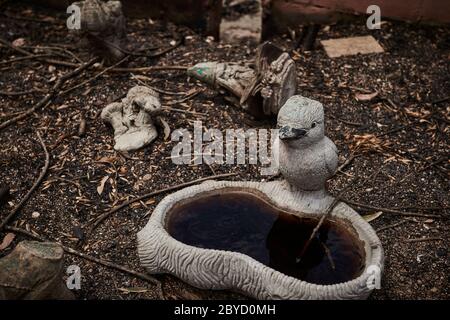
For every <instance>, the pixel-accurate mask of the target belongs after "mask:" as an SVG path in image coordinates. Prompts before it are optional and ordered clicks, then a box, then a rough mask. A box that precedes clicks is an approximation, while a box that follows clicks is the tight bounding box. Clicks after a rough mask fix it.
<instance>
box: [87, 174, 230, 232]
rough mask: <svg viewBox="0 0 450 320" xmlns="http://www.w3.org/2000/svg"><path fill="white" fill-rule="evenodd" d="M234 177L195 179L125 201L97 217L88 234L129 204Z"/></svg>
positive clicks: (220, 176) (217, 176) (219, 175)
mask: <svg viewBox="0 0 450 320" xmlns="http://www.w3.org/2000/svg"><path fill="white" fill-rule="evenodd" d="M236 175H237V173H225V174H218V175H214V176H209V177H205V178H200V179H196V180H193V181H189V182H184V183H180V184H177V185H174V186H171V187H167V188H164V189H160V190H157V191H152V192H149V193H146V194H144V195H142V196H139V197H136V198H134V199H131V200H128V201H125V202H123V203H122V204H120V205H118V206H116V207H114V208H112V209H111V210H109V211H107V212H105V213H102V214H101V215H99V216H98V217H97V218H96V219H95V222H94V223H93V224H92V226H91V227H90V228H89V232H92V231H93V230H94V229H95V228H96V227H97V226H98V225H99V224H100V223H101V222H102V221H103V220H105V219H106V218H107V217H109V216H110V215H112V214H113V213H114V212H117V211H119V210H120V209H122V208H125V207H127V206H129V205H130V204H132V203H134V202H137V201H140V200H143V199H146V198H150V197H153V196H156V195H158V194H161V193H165V192H169V191H173V190H176V189H181V188H184V187H188V186H191V185H194V184H196V183H199V182H202V181H206V180H213V179H219V178H226V177H231V176H236Z"/></svg>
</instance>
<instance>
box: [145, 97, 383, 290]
mask: <svg viewBox="0 0 450 320" xmlns="http://www.w3.org/2000/svg"><path fill="white" fill-rule="evenodd" d="M278 126H279V128H280V130H279V136H278V137H277V138H276V139H275V144H274V148H276V149H277V150H278V151H277V152H278V153H279V154H278V159H279V160H278V161H279V170H280V172H281V174H282V176H283V178H284V179H282V180H279V181H269V182H251V181H206V182H204V183H202V184H200V185H196V186H192V187H187V188H185V189H182V190H180V191H178V192H175V193H173V194H171V195H169V196H167V197H165V198H164V199H163V200H162V201H161V202H160V203H159V204H158V206H157V207H156V208H155V210H154V211H153V212H152V215H151V218H150V219H149V221H148V223H147V225H146V226H145V227H144V229H143V230H141V231H140V232H139V233H138V237H137V238H138V253H139V257H140V260H141V264H142V265H143V266H144V267H145V268H146V269H147V270H148V271H149V272H150V273H170V274H173V275H175V276H177V277H179V278H181V279H182V280H184V281H186V282H187V283H189V284H191V285H193V286H196V287H199V288H203V289H230V290H233V291H237V292H241V293H243V294H246V295H249V296H251V297H253V298H257V299H365V298H367V297H368V296H369V294H370V293H371V291H372V290H373V289H374V287H375V286H373V285H371V284H372V283H373V282H374V280H377V279H374V277H376V276H380V275H381V270H382V269H383V264H384V254H383V249H382V246H381V242H380V240H379V238H378V237H377V235H376V233H375V231H374V230H373V229H372V227H371V226H370V225H369V224H368V223H367V222H366V221H365V220H364V219H363V218H362V217H361V216H360V215H359V214H358V213H356V212H355V211H354V210H353V209H351V208H350V207H349V206H348V205H346V204H345V203H343V202H339V201H336V199H335V198H334V197H332V196H331V195H330V194H329V193H328V192H327V191H326V190H325V182H326V180H327V179H329V178H330V177H331V176H332V175H333V174H334V173H335V171H336V168H337V149H336V146H335V145H334V143H333V142H332V141H331V140H329V139H328V138H327V137H326V136H325V135H324V112H323V106H322V104H321V103H319V102H317V101H314V100H310V99H307V98H304V97H301V96H293V97H291V98H290V99H289V100H288V101H287V102H286V103H285V104H284V106H283V107H282V108H281V110H280V112H279V114H278ZM330 209H331V210H330ZM328 210H330V211H331V212H330V213H329V215H328V216H327V218H326V219H325V220H324V222H323V224H322V225H321V226H320V228H319V229H318V230H317V232H315V233H314V232H312V231H313V230H314V228H315V227H316V226H317V225H318V221H319V218H320V217H322V216H323V215H324V213H325V212H327V211H328ZM310 235H314V238H313V239H312V241H311V242H308V238H309V237H310ZM307 243H308V244H309V245H306V244H307ZM303 249H306V250H305V251H303ZM300 256H301V259H299V257H300ZM373 270H379V271H380V272H379V273H376V274H374V272H373ZM378 279H379V277H378Z"/></svg>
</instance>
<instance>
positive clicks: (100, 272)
mask: <svg viewBox="0 0 450 320" xmlns="http://www.w3.org/2000/svg"><path fill="white" fill-rule="evenodd" d="M2 12H3V13H1V14H0V35H1V37H2V38H4V39H6V40H7V41H9V42H12V41H14V40H16V39H19V38H23V39H24V43H22V44H21V45H22V46H21V48H22V49H25V50H28V51H30V52H34V53H55V52H57V53H59V56H55V57H52V58H53V59H58V60H64V61H70V62H73V63H76V62H77V61H76V60H75V58H73V57H72V56H71V55H70V53H69V51H70V52H72V53H74V54H75V55H76V56H77V57H79V59H81V60H83V61H87V60H88V59H89V53H88V51H87V50H86V49H84V48H82V47H79V46H78V44H79V40H78V37H77V36H76V35H72V34H69V33H68V31H67V28H66V25H65V19H66V14H65V13H64V12H56V11H51V10H48V9H41V8H37V7H31V6H23V5H15V4H6V5H4V7H3V8H2ZM127 26H128V39H129V42H130V46H131V47H133V48H135V49H136V48H137V49H143V48H148V47H153V46H156V47H160V48H161V49H165V48H168V47H170V46H171V43H172V44H173V43H174V41H177V40H178V39H180V38H182V39H184V41H183V43H182V44H181V45H180V46H178V47H176V48H174V49H173V50H172V51H170V52H168V53H167V54H165V55H163V56H162V57H158V58H150V57H132V59H131V60H132V61H131V62H129V63H128V67H144V66H165V65H182V66H188V65H192V64H194V63H197V62H201V61H207V60H218V61H251V60H252V58H253V57H254V52H255V45H246V44H236V45H225V44H219V43H217V42H214V41H209V40H210V39H208V38H206V37H205V36H202V35H200V34H199V33H196V32H194V31H192V30H189V29H187V28H185V27H180V26H174V25H172V24H170V23H169V24H167V23H163V22H160V21H149V20H132V19H130V20H128V25H127ZM449 31H450V30H449V29H448V28H444V27H430V26H419V25H413V24H407V23H402V22H392V21H387V22H386V23H384V24H383V25H382V27H381V30H374V31H369V30H367V29H366V27H365V21H364V20H361V21H354V22H353V23H352V24H341V25H333V26H323V27H322V29H321V30H320V32H319V34H318V40H317V42H316V48H315V50H314V51H310V52H303V51H302V50H300V49H298V50H296V51H294V52H293V53H292V57H293V58H294V59H295V61H296V65H297V71H298V92H299V93H300V94H302V95H304V96H306V97H309V98H313V99H317V100H319V101H321V102H322V103H323V105H324V108H325V115H326V132H327V135H328V136H329V137H330V138H331V139H332V140H333V141H334V142H335V143H336V145H337V147H338V149H339V158H340V163H341V164H342V163H344V162H345V161H346V159H349V158H350V157H352V155H353V156H355V157H354V158H353V160H352V161H350V162H349V163H348V165H346V166H345V167H343V168H342V170H341V171H340V172H338V173H337V174H336V175H335V177H333V178H332V179H331V180H330V181H329V190H330V192H331V193H333V194H335V195H336V194H338V193H339V191H340V190H342V189H343V188H345V187H346V186H347V185H349V184H355V188H353V189H351V190H349V191H347V192H346V193H345V198H346V199H349V200H351V201H353V202H357V203H360V204H362V205H369V206H374V207H382V208H387V209H397V210H399V211H402V212H409V213H419V214H425V215H427V214H428V215H435V216H433V217H428V216H410V215H401V214H395V213H389V212H383V214H382V215H380V216H379V217H377V218H376V219H374V220H372V221H371V222H370V224H371V225H372V226H373V227H374V228H375V229H377V230H379V229H380V228H384V229H383V230H380V231H379V232H378V235H379V237H380V238H381V241H382V243H383V247H384V250H385V255H386V266H385V270H384V276H383V281H382V287H381V289H380V290H375V291H374V293H373V294H372V295H371V299H448V298H450V285H449V282H450V274H449V270H450V259H449V256H450V255H449V234H450V223H449V212H450V211H449V207H450V201H449V180H448V178H449V176H448V172H449V171H448V170H449V167H450V165H449V160H448V151H449V145H448V142H449V128H448V123H449V117H448V116H449V111H450V101H449V96H448V95H449V93H450V90H449V88H450V77H449V75H450V67H449V60H450V50H449V48H450V46H449V42H448V39H450V32H449ZM367 34H370V35H373V36H374V37H375V38H376V39H377V40H378V41H379V43H380V44H381V46H382V47H383V48H384V49H385V52H384V53H381V54H380V53H379V54H369V55H356V56H349V57H341V58H335V59H330V58H328V57H327V55H326V53H325V52H324V50H323V49H322V47H321V46H320V42H319V40H321V39H329V38H339V37H349V36H357V35H367ZM271 40H272V41H273V42H274V43H276V44H278V45H279V46H281V47H282V48H284V49H286V50H290V49H292V46H293V44H294V43H295V41H293V40H292V37H291V35H285V36H276V37H274V38H272V39H271ZM16 43H19V44H20V41H19V42H16ZM43 47H53V48H50V49H49V48H43ZM61 48H63V49H65V51H64V50H62V49H61ZM21 56H23V55H22V54H20V53H18V52H15V51H13V50H11V49H10V48H8V47H5V46H1V47H0V61H6V60H10V59H12V58H14V57H21ZM72 69H73V68H71V67H65V66H60V65H52V64H49V63H46V62H42V61H38V60H36V59H30V60H24V61H20V62H15V63H8V64H0V91H2V92H4V91H8V92H21V91H30V90H36V91H34V92H32V93H28V94H19V95H15V96H11V95H3V94H2V95H0V123H2V122H4V121H5V120H7V119H9V118H11V117H13V116H14V115H15V114H17V113H19V112H22V111H25V110H27V109H28V108H31V107H32V106H33V105H34V104H36V103H37V102H38V101H39V100H40V99H41V98H42V96H43V95H44V92H42V90H44V91H45V90H48V89H49V88H51V87H52V86H53V85H54V81H55V79H56V78H57V77H59V76H61V75H62V74H64V73H66V72H69V71H71V70H72ZM99 71H100V69H96V68H94V67H93V68H90V69H88V70H87V71H84V72H83V73H81V74H80V75H79V76H77V77H75V78H72V79H70V80H69V81H68V82H67V83H66V84H65V86H64V89H66V88H69V87H71V86H74V85H76V84H78V83H81V82H82V81H84V80H86V79H88V78H90V77H92V76H94V75H96V74H97V73H98V72H99ZM137 74H138V73H136V75H137ZM140 75H141V76H145V77H147V78H141V79H144V80H142V81H146V83H148V84H150V85H152V86H153V87H157V88H159V89H163V90H166V91H169V93H170V92H171V93H173V92H178V93H182V94H183V95H173V94H161V100H162V102H163V105H170V104H171V103H173V102H176V101H178V100H180V99H183V98H184V97H185V96H184V93H187V94H191V93H193V92H196V91H195V90H202V91H201V92H199V93H198V94H197V95H195V96H194V97H192V98H190V99H187V100H186V101H184V102H181V103H175V104H172V105H171V106H172V107H174V108H177V109H182V110H188V111H189V112H185V113H182V112H174V111H164V112H163V113H162V115H161V116H162V118H163V119H165V120H166V122H167V123H168V124H169V127H170V129H171V130H174V129H176V128H188V129H189V130H192V124H193V121H194V120H201V121H203V125H204V126H205V127H208V128H218V129H221V130H225V129H229V128H244V129H249V128H271V127H273V126H274V122H273V121H260V120H255V119H253V118H252V117H251V116H250V115H248V114H246V113H244V112H243V111H242V110H241V109H239V108H238V107H237V106H234V105H233V104H232V103H230V102H229V100H227V99H226V95H224V94H222V93H221V92H216V91H214V90H211V89H208V88H207V87H206V86H205V85H204V84H202V83H200V82H198V81H196V80H194V79H189V78H188V77H187V76H186V75H185V73H184V72H183V71H177V70H165V71H152V72H143V73H140ZM136 84H138V83H137V82H136V80H134V79H132V77H131V74H130V73H129V72H118V73H106V74H104V75H103V76H101V77H99V78H98V79H96V80H95V81H93V82H91V83H89V84H88V85H85V86H83V87H82V88H80V89H77V90H75V91H73V92H71V93H68V94H67V95H63V96H61V95H57V97H56V98H55V99H54V100H53V101H52V102H51V103H50V104H49V105H48V106H46V107H44V108H42V109H38V110H37V111H36V112H35V113H34V114H32V115H31V116H29V117H28V118H25V119H24V120H21V121H19V122H18V123H16V124H14V125H12V126H9V127H7V128H5V129H4V130H2V131H0V145H1V148H0V184H1V185H7V186H9V187H10V188H11V197H10V199H9V200H8V202H6V203H4V204H3V205H2V206H1V208H0V219H4V218H5V217H6V215H7V214H8V213H9V212H10V211H11V210H12V208H13V207H14V205H16V204H17V203H18V202H19V201H20V199H22V197H23V196H24V195H25V194H26V192H27V191H28V190H29V189H30V188H31V186H32V185H33V183H34V181H35V180H36V179H37V177H38V176H39V173H40V171H41V168H42V167H43V165H44V158H45V157H44V153H43V150H42V148H41V145H40V143H39V140H38V139H37V135H36V131H37V130H38V131H39V132H40V133H41V135H42V137H43V139H44V141H45V144H46V146H47V147H48V149H49V151H50V161H51V162H50V169H49V171H48V173H47V175H46V177H45V179H44V181H43V183H42V184H41V185H40V187H39V188H38V189H37V190H36V191H35V192H34V193H33V195H32V197H31V199H29V200H28V202H27V203H26V205H25V206H24V207H23V208H22V209H21V210H20V211H19V212H18V214H17V215H16V216H15V217H14V219H13V221H12V222H10V225H16V226H20V227H21V228H24V229H27V230H31V231H32V232H34V233H36V234H39V235H41V236H44V237H46V238H48V239H52V240H55V241H60V242H62V243H64V244H65V245H67V246H69V247H72V248H75V249H77V250H79V251H82V252H86V253H88V254H90V255H92V256H96V257H99V258H102V259H105V260H109V261H113V262H114V263H116V264H119V265H124V266H127V267H129V268H131V269H134V270H137V271H140V272H145V271H144V270H143V268H142V267H141V266H140V264H139V260H138V256H137V252H136V233H137V232H138V231H139V230H141V229H142V228H143V227H144V225H145V224H146V222H147V220H148V218H149V215H150V214H151V211H152V210H153V209H154V208H155V206H156V205H157V204H158V202H159V201H160V200H161V199H162V198H163V197H164V196H166V195H167V193H163V194H161V195H158V196H156V197H153V198H149V199H146V200H144V201H142V202H137V203H135V204H133V205H131V206H127V207H126V208H124V209H122V210H120V211H118V212H116V213H115V214H113V215H112V216H111V217H109V218H108V219H106V220H105V221H104V222H103V223H101V224H100V225H99V227H98V228H97V229H95V230H94V231H93V232H92V233H89V232H86V228H85V227H86V226H89V225H90V223H91V222H92V221H93V219H94V218H95V217H96V216H98V215H99V214H101V213H103V212H105V211H107V210H108V209H110V208H112V207H114V206H115V205H118V204H120V203H122V202H123V201H125V200H127V199H131V198H133V197H136V196H139V195H142V194H144V193H147V192H149V191H154V190H158V189H162V188H165V187H169V186H172V185H176V184H179V183H182V182H187V181H191V180H194V179H198V178H200V177H207V176H210V175H212V174H219V173H228V172H234V173H237V176H234V177H230V178H229V179H230V180H255V181H258V180H264V179H267V177H265V176H260V175H259V167H258V166H256V165H236V166H231V165H223V166H218V165H212V166H211V167H210V166H208V165H206V164H202V165H178V166H177V165H175V164H173V163H172V161H171V160H170V153H171V150H172V148H173V146H174V145H175V142H171V141H170V138H169V139H166V140H165V139H164V137H163V136H164V134H163V130H162V128H161V127H160V128H159V131H160V135H159V137H158V139H157V140H156V141H154V142H153V143H152V144H151V145H149V146H147V147H145V148H143V149H142V150H139V151H137V152H133V153H130V154H128V155H122V154H119V153H117V152H115V151H114V149H113V132H112V129H111V128H110V127H108V126H106V125H105V124H104V123H103V122H102V121H101V119H100V117H99V113H100V111H101V110H102V108H103V107H104V106H106V105H107V104H108V103H110V102H112V101H115V100H117V99H119V98H120V97H122V96H123V95H124V94H126V92H127V90H128V89H130V88H131V87H132V86H134V85H136ZM376 91H377V92H378V95H377V96H376V97H374V98H372V99H369V100H367V99H364V96H363V97H361V96H360V99H362V100H365V101H360V100H357V99H356V96H357V95H360V94H364V93H373V92H376ZM199 113H200V114H199ZM81 119H85V120H86V132H85V134H84V135H81V136H78V133H77V132H78V128H79V123H80V121H81ZM105 177H107V178H105ZM102 180H105V181H106V182H105V185H104V189H103V192H102V193H101V194H99V193H98V190H97V188H98V187H99V185H100V183H101V181H102ZM354 208H355V209H356V210H357V211H358V212H359V213H361V214H362V215H367V214H373V213H376V212H378V211H380V210H378V209H368V208H358V207H357V206H354ZM33 212H38V213H39V217H37V218H33V217H32V213H33ZM35 215H36V214H35ZM5 234H6V232H0V242H1V240H2V239H3V237H4V235H5ZM422 238H424V239H425V240H424V239H422ZM23 239H25V237H24V236H22V235H20V234H17V236H16V238H15V240H14V241H13V243H12V244H10V245H9V246H8V248H6V249H4V250H2V251H0V256H4V255H6V254H8V253H9V252H10V251H11V250H12V248H13V247H14V246H15V244H17V242H18V241H20V240H23ZM408 239H409V241H408ZM411 239H413V241H411ZM414 239H421V241H416V240H414ZM71 264H77V265H79V266H80V268H81V272H82V287H81V290H79V291H77V292H76V293H75V294H76V296H77V298H79V299H96V298H101V299H110V298H112V299H135V298H139V299H154V298H156V297H157V293H156V292H157V291H156V290H155V287H154V286H153V285H151V284H150V283H148V282H145V281H143V280H140V279H136V278H134V277H133V276H130V275H128V274H125V273H121V272H119V271H116V270H113V269H109V268H106V267H103V266H101V265H98V264H94V263H91V262H88V261H87V260H85V259H81V258H78V257H75V256H72V255H69V254H66V257H65V265H66V266H68V265H71ZM64 276H65V277H66V275H64ZM156 278H158V279H159V280H160V281H161V282H162V285H163V290H164V293H165V298H166V299H219V298H245V297H243V296H241V295H238V294H234V293H231V292H228V291H207V290H199V289H196V288H193V287H191V286H189V285H187V284H185V283H183V282H182V281H180V280H177V279H176V278H175V277H172V276H168V275H157V276H156Z"/></svg>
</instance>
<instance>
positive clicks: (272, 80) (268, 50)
mask: <svg viewBox="0 0 450 320" xmlns="http://www.w3.org/2000/svg"><path fill="white" fill-rule="evenodd" d="M188 75H190V76H192V77H194V78H196V79H199V80H200V81H203V82H205V83H207V84H209V85H211V86H213V87H214V88H216V89H219V88H223V89H225V90H227V91H229V92H230V93H232V94H233V95H234V96H236V97H237V98H238V99H239V104H240V106H241V107H242V108H243V109H244V110H246V111H248V112H249V113H251V114H253V115H255V116H257V117H261V116H273V115H277V114H278V110H279V109H280V108H281V106H282V105H283V104H284V103H285V102H286V101H287V99H289V97H291V96H293V95H294V94H295V92H296V88H297V76H296V71H295V63H294V61H293V60H292V59H291V57H290V56H289V54H288V53H286V52H283V50H282V49H280V48H278V47H277V46H275V45H273V44H272V43H270V42H265V43H263V44H262V45H261V46H259V47H258V51H257V55H256V60H255V67H254V68H252V67H251V66H249V65H242V64H238V63H220V62H203V63H199V64H196V65H195V66H193V67H191V68H189V69H188Z"/></svg>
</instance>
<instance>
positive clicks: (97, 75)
mask: <svg viewBox="0 0 450 320" xmlns="http://www.w3.org/2000/svg"><path fill="white" fill-rule="evenodd" d="M128 58H129V56H126V57H125V58H123V59H122V60H120V61H119V62H117V63H116V64H113V65H112V66H110V67H107V68H106V69H103V70H102V71H100V72H99V73H97V74H96V75H95V76H93V77H92V78H89V79H87V80H86V81H83V82H82V83H80V84H77V85H76V86H73V87H71V88H69V89H67V90H64V91H63V92H61V93H60V95H64V94H66V93H69V92H71V91H73V90H75V89H78V88H81V87H82V86H84V85H86V84H88V83H89V82H92V81H94V80H95V79H97V78H98V77H100V76H101V75H103V74H105V73H106V72H108V71H109V70H111V69H113V68H115V67H117V66H119V65H121V64H122V63H123V62H125V61H126V60H128Z"/></svg>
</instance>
